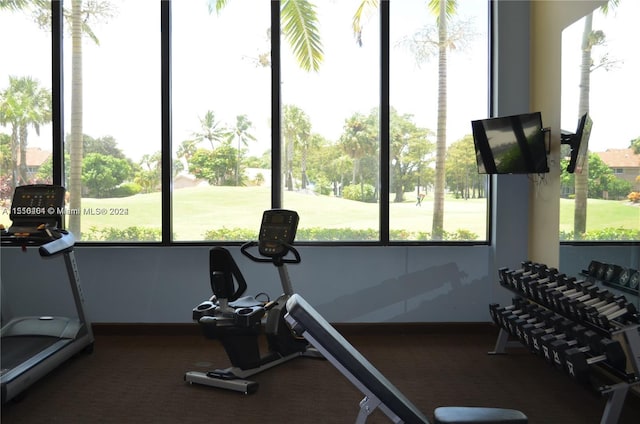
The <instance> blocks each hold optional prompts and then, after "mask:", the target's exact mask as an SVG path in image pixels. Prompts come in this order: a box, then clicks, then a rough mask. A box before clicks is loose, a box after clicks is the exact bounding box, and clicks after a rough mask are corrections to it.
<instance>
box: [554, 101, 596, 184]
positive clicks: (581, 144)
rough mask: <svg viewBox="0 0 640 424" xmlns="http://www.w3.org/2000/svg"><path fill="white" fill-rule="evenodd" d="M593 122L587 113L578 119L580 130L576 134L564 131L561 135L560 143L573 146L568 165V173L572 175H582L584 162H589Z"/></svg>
mask: <svg viewBox="0 0 640 424" xmlns="http://www.w3.org/2000/svg"><path fill="white" fill-rule="evenodd" d="M592 126H593V121H592V120H591V117H590V116H589V114H588V113H585V114H584V115H582V116H581V117H580V119H578V128H577V129H576V132H575V133H571V132H568V131H564V130H563V131H562V132H561V134H560V142H561V143H562V144H568V145H569V146H571V157H570V158H569V164H568V165H567V172H568V173H570V174H572V173H574V172H575V173H576V174H581V173H582V166H583V165H584V161H585V160H587V155H588V151H589V137H590V136H591V127H592Z"/></svg>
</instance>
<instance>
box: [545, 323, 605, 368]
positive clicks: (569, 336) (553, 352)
mask: <svg viewBox="0 0 640 424" xmlns="http://www.w3.org/2000/svg"><path fill="white" fill-rule="evenodd" d="M565 334H566V337H565V338H558V339H556V340H553V341H551V343H548V344H547V345H546V349H548V352H549V359H550V361H551V362H552V363H553V364H554V365H555V366H556V368H558V369H564V365H565V364H564V352H565V351H566V350H568V349H570V348H573V347H581V346H597V345H598V342H599V341H600V336H599V335H598V334H597V333H595V332H594V331H592V330H587V328H585V327H584V326H582V325H580V324H578V325H575V326H573V327H571V328H570V329H568V330H567V332H566V333H565Z"/></svg>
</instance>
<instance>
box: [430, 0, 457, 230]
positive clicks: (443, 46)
mask: <svg viewBox="0 0 640 424" xmlns="http://www.w3.org/2000/svg"><path fill="white" fill-rule="evenodd" d="M456 8H457V1H456V0H430V1H429V10H430V11H431V13H433V14H434V15H436V16H437V18H436V22H437V24H438V123H437V128H436V179H435V184H434V187H433V196H434V198H433V220H432V224H431V238H432V239H433V240H442V238H443V236H444V190H445V184H446V181H445V159H446V156H447V50H448V49H449V47H450V46H451V44H450V43H451V40H449V37H448V32H447V23H448V21H449V19H450V18H451V16H453V15H454V14H455V13H456Z"/></svg>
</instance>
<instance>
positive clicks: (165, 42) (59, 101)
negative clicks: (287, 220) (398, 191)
mask: <svg viewBox="0 0 640 424" xmlns="http://www.w3.org/2000/svg"><path fill="white" fill-rule="evenodd" d="M63 3H64V0H52V2H51V8H52V55H53V58H52V85H53V88H52V98H53V105H52V108H53V114H52V121H53V122H52V123H53V141H52V144H53V146H52V147H53V152H52V156H53V175H52V178H53V182H54V183H55V184H62V182H63V176H64V153H63V149H64V128H63V127H64V126H63V122H64V116H63V111H64V108H63V107H64V98H63V97H64V96H63V77H64V72H63V48H62V37H63V34H62V32H63V28H64V27H63V13H62V12H63ZM159 6H160V8H161V14H160V16H161V17H160V20H161V28H162V29H163V31H161V67H162V69H161V99H162V100H161V101H162V105H161V114H162V122H161V125H162V131H161V149H162V159H161V163H162V175H161V185H162V189H161V214H162V216H161V222H162V229H161V231H162V240H161V241H155V242H99V243H98V242H83V241H78V244H79V245H82V246H100V247H103V246H199V245H206V246H211V245H232V246H233V245H241V244H242V242H234V241H184V242H183V241H174V240H172V239H171V236H172V224H171V223H172V207H171V197H172V178H171V169H172V166H171V162H172V157H171V151H172V150H171V147H172V140H171V138H172V126H171V118H172V114H171V103H172V94H171V78H172V72H171V57H172V56H171V48H172V46H171V0H164V1H160V2H159ZM280 7H281V1H280V0H272V1H271V32H272V33H275V34H278V33H280ZM379 7H380V61H381V67H380V73H381V74H380V79H381V81H380V87H379V88H380V105H379V106H380V158H379V160H380V164H379V167H380V187H381V190H380V195H379V196H380V197H379V201H378V206H379V231H380V238H379V240H377V241H340V242H325V241H300V242H296V243H297V244H298V245H312V246H429V245H438V246H455V245H461V246H470V245H491V244H492V240H491V234H492V229H491V219H490V217H491V216H492V210H491V209H492V203H493V202H491V199H492V197H493V184H492V182H491V179H488V184H487V187H488V190H487V197H486V201H487V214H486V219H487V227H486V234H485V236H484V239H483V240H480V241H473V240H471V241H431V240H426V241H411V240H409V241H403V240H390V237H389V232H390V222H389V220H390V213H389V199H390V191H389V190H390V187H389V182H390V175H389V172H390V163H389V159H390V158H389V156H390V143H389V137H390V122H389V119H390V84H389V73H390V48H391V46H390V19H389V8H390V1H389V0H383V1H381V2H380V3H379ZM487 7H488V8H489V12H491V8H493V7H494V5H493V2H491V1H490V0H487ZM487 19H488V22H487V25H488V28H489V30H488V32H487V33H488V37H489V45H488V46H487V55H488V56H489V60H488V63H489V64H490V63H491V53H492V52H491V48H490V45H491V38H492V31H491V28H492V13H488V18H487ZM165 28H166V29H168V30H164V29H165ZM280 49H281V42H280V37H272V38H271V52H272V53H271V55H272V66H271V93H272V95H271V114H272V127H271V155H272V172H271V187H272V190H271V207H272V208H279V207H282V204H283V198H282V182H283V181H282V177H281V172H280V171H281V169H282V163H281V151H282V150H281V149H282V147H281V123H280V119H281V93H280V79H281V75H280V72H281V69H280V51H281V50H280ZM491 73H492V69H491V66H490V67H489V76H488V77H489V81H491V80H492V78H491ZM490 92H491V84H490V83H489V84H487V97H488V98H490ZM488 103H490V102H488Z"/></svg>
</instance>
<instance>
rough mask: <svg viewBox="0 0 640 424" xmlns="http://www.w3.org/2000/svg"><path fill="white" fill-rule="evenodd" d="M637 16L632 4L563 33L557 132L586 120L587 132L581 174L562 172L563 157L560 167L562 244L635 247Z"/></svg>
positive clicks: (638, 231)
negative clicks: (600, 242) (623, 242)
mask: <svg viewBox="0 0 640 424" xmlns="http://www.w3.org/2000/svg"><path fill="white" fill-rule="evenodd" d="M639 16H640V4H638V3H636V2H619V3H618V4H617V5H616V4H614V3H613V2H608V8H607V9H602V8H598V9H595V10H594V12H593V13H592V14H590V15H589V16H587V17H585V18H583V19H581V20H579V21H577V22H576V23H574V24H573V25H571V26H570V27H568V28H566V29H565V30H564V31H563V34H562V52H563V53H562V60H563V62H562V121H561V124H562V129H563V130H567V131H571V132H575V131H576V124H577V121H578V117H579V116H581V115H582V114H584V113H585V112H588V113H589V116H590V117H591V118H592V120H593V127H592V130H591V135H590V138H589V144H588V148H589V154H588V161H587V162H588V168H586V171H585V170H584V169H583V172H582V174H577V173H576V174H568V173H567V172H566V165H567V159H566V156H567V155H568V151H565V159H563V161H562V164H561V167H562V175H561V193H562V194H561V199H560V240H561V241H575V240H587V241H590V240H604V241H616V240H639V239H640V208H638V207H637V199H638V198H640V196H636V195H634V193H637V192H638V191H639V190H640V186H639V184H640V171H639V170H640V167H639V166H638V164H640V155H639V154H638V153H639V152H638V150H637V148H636V149H634V140H637V139H638V138H639V136H640V131H639V130H638V128H637V125H636V121H637V118H636V110H635V108H633V107H629V104H630V102H633V99H635V98H637V97H638V95H640V89H639V88H638V84H637V75H638V74H639V73H640V61H639V60H638V57H637V46H636V45H635V44H636V43H635V42H634V41H633V37H629V34H631V33H632V32H631V31H632V30H633V28H634V27H635V22H636V20H637V18H638V17H639ZM583 51H584V52H585V53H586V54H585V55H582V52H583ZM581 76H582V80H581ZM635 143H636V144H637V141H636V142H635ZM563 148H564V149H568V146H563ZM622 165H624V166H627V167H628V168H625V169H624V170H623V168H622V167H621V166H622Z"/></svg>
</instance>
